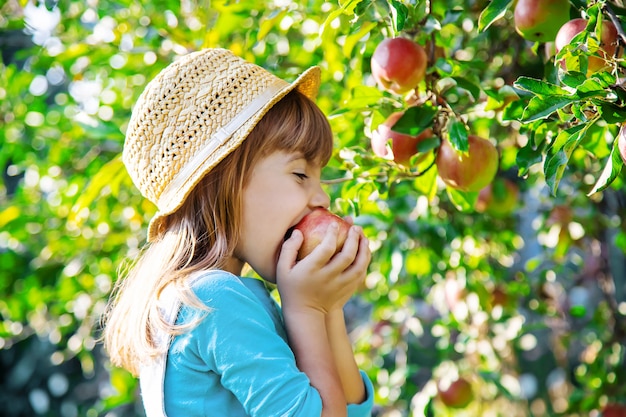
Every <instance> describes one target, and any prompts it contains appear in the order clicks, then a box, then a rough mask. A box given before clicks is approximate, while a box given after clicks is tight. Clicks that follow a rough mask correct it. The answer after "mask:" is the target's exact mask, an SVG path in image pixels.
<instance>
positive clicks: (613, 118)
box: [594, 100, 626, 123]
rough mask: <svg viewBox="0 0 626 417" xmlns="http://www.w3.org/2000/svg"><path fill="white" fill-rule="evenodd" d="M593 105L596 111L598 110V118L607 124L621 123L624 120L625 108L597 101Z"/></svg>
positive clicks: (625, 117)
mask: <svg viewBox="0 0 626 417" xmlns="http://www.w3.org/2000/svg"><path fill="white" fill-rule="evenodd" d="M594 104H596V109H597V110H598V113H599V114H600V116H601V117H602V118H603V119H604V120H605V121H606V122H607V123H623V122H624V120H626V109H625V108H623V107H619V106H616V105H615V104H612V103H607V102H606V101H600V100H598V101H597V102H595V103H594Z"/></svg>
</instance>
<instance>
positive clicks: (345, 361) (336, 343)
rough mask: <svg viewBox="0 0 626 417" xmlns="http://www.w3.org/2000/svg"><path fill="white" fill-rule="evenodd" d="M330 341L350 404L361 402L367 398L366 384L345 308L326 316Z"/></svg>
mask: <svg viewBox="0 0 626 417" xmlns="http://www.w3.org/2000/svg"><path fill="white" fill-rule="evenodd" d="M326 326H327V329H328V341H329V344H330V348H331V350H332V354H333V358H334V361H335V364H336V366H337V371H338V372H339V378H340V380H341V385H342V387H343V391H344V394H345V398H346V401H347V403H348V404H360V403H362V402H363V401H364V400H365V395H366V394H365V386H364V385H363V379H362V377H361V373H360V372H359V368H358V366H357V364H356V361H355V360H354V352H353V351H352V342H351V340H350V338H349V336H348V332H347V330H346V324H345V319H344V315H343V310H342V309H340V308H337V309H335V310H333V311H331V312H330V313H329V314H327V316H326Z"/></svg>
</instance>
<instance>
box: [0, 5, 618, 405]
mask: <svg viewBox="0 0 626 417" xmlns="http://www.w3.org/2000/svg"><path fill="white" fill-rule="evenodd" d="M625 22H626V8H624V7H623V4H621V3H618V2H609V1H606V0H599V1H593V0H588V1H583V0H517V1H515V2H514V1H512V0H492V1H489V2H488V1H485V0H437V1H435V0H425V1H413V0H402V1H401V0H373V1H359V0H340V1H321V0H313V1H309V2H306V3H304V2H294V1H291V0H276V1H243V2H228V1H225V0H219V1H212V2H194V1H190V2H176V1H170V0H167V1H164V2H158V4H157V3H149V2H146V3H143V2H132V1H127V0H122V1H116V2H112V1H108V0H99V1H95V2H94V1H90V2H77V1H71V0H59V1H47V2H41V3H35V2H25V1H17V0H15V1H8V2H6V3H4V4H3V5H2V6H0V44H2V63H1V64H0V79H1V80H2V81H1V82H0V120H2V123H3V124H2V129H0V167H1V169H2V173H3V176H2V182H1V183H0V184H1V185H0V274H1V277H2V280H0V291H2V293H1V294H2V297H0V318H1V320H0V363H1V364H2V365H1V366H2V367H3V375H9V376H8V377H6V378H3V379H1V380H0V381H2V382H0V385H1V386H2V389H0V398H5V399H6V401H3V404H8V405H7V408H6V410H5V412H6V414H7V415H10V416H17V415H63V416H66V415H67V416H72V415H88V416H97V415H105V414H107V413H112V414H111V415H122V414H123V415H141V413H142V412H141V406H140V403H139V400H138V396H137V383H136V380H134V379H133V378H132V377H131V376H130V375H128V374H127V373H126V372H124V371H122V370H119V369H115V368H111V367H110V365H109V364H108V362H107V359H106V355H105V354H103V352H102V349H101V344H100V343H99V341H98V340H99V339H98V337H99V328H98V317H99V315H100V314H101V312H102V310H103V306H104V304H105V303H106V300H107V297H108V295H109V293H110V291H111V288H112V285H113V283H114V281H115V279H116V277H117V272H116V271H117V270H118V269H119V268H120V267H121V266H122V265H124V262H125V259H126V258H127V257H128V256H130V257H132V256H133V255H134V254H136V253H137V251H138V250H139V248H140V247H141V245H142V244H143V243H144V239H145V227H146V225H147V223H148V220H149V219H150V218H151V216H152V215H153V214H154V212H155V207H152V206H151V205H150V204H149V203H147V202H146V201H145V200H143V199H142V198H141V197H140V195H139V193H138V191H137V190H136V189H135V188H134V187H133V185H132V182H131V181H130V179H129V177H128V176H127V174H126V172H125V171H124V168H123V165H122V163H121V160H120V158H119V155H120V152H121V149H122V144H123V141H124V132H125V129H126V124H127V121H128V118H129V116H130V111H131V109H132V106H133V103H134V101H135V100H136V98H137V97H138V95H139V94H140V92H141V91H142V89H143V87H144V86H145V84H146V83H147V82H148V81H149V80H150V79H151V78H152V77H153V76H155V75H156V74H157V73H158V72H159V70H161V69H162V68H163V67H164V66H166V65H167V64H168V63H169V62H171V61H172V60H173V59H175V58H176V57H177V56H180V55H182V54H184V53H186V52H188V51H192V50H197V49H199V48H203V47H226V48H229V49H231V50H233V51H234V52H235V53H237V54H239V55H241V56H242V57H244V58H246V59H248V60H250V61H253V62H256V63H258V64H259V65H262V66H264V67H266V68H267V69H269V70H270V71H272V72H274V73H276V74H277V75H278V76H281V77H283V78H285V79H287V80H292V79H294V78H295V77H296V76H297V74H298V73H300V72H301V71H303V70H304V69H305V68H307V67H309V66H311V65H319V66H321V67H322V73H323V83H322V86H321V91H320V95H319V97H318V100H317V103H318V104H319V106H320V107H321V108H322V110H323V111H324V112H325V113H326V114H327V116H328V118H329V120H330V122H331V125H332V127H333V130H334V132H335V135H336V146H335V151H334V154H333V158H332V159H331V161H330V163H329V165H328V166H327V167H326V169H325V171H324V173H323V177H324V182H325V184H326V187H327V190H328V192H329V194H330V195H331V197H332V201H333V202H332V205H331V210H332V211H334V212H335V213H337V214H340V215H350V216H352V217H353V218H354V219H355V222H356V223H358V224H360V225H362V226H363V228H364V231H365V233H366V234H367V236H368V238H369V239H370V242H371V248H372V251H373V259H372V264H371V267H370V271H369V273H368V276H367V279H366V281H365V283H364V286H363V288H362V290H361V291H360V292H359V294H358V295H357V296H356V297H355V298H354V299H353V300H352V301H351V302H350V303H349V305H348V306H347V308H346V313H347V314H346V317H347V318H348V320H349V327H350V329H351V337H352V338H353V341H354V345H355V354H356V358H357V360H358V363H359V365H360V367H361V368H362V369H364V370H365V371H366V372H367V373H368V375H369V376H370V377H371V379H372V380H373V381H374V385H375V390H376V393H375V395H376V398H375V403H376V409H375V415H377V416H420V415H427V416H446V415H467V416H475V415H500V414H506V415H514V416H530V415H547V416H587V415H600V413H602V412H603V413H604V415H605V416H610V415H615V414H611V413H620V412H621V413H622V414H623V413H624V407H626V372H625V371H624V369H626V368H625V366H624V365H625V355H626V317H625V316H626V256H625V254H626V226H625V225H624V223H623V221H622V218H623V217H624V212H625V210H626V194H625V192H624V170H623V165H624V161H625V159H626V129H622V124H623V122H624V120H625V119H626V104H625V100H626V87H624V75H625V74H624V72H625V67H624V61H623V55H622V52H623V49H624V47H625V46H626V34H625V31H624V26H625ZM617 415H619V414H617Z"/></svg>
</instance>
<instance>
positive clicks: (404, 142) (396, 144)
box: [371, 111, 433, 166]
mask: <svg viewBox="0 0 626 417" xmlns="http://www.w3.org/2000/svg"><path fill="white" fill-rule="evenodd" d="M403 114H404V112H401V111H400V112H395V113H392V114H391V115H390V116H389V117H388V118H387V120H385V121H384V122H383V123H381V124H379V125H378V127H377V128H376V130H375V131H373V132H372V140H371V143H372V151H374V153H375V154H376V155H378V156H380V157H383V158H388V159H393V160H394V161H396V162H397V163H398V164H401V165H405V166H409V165H410V164H411V157H412V156H413V155H415V154H416V153H417V152H418V151H417V145H418V144H419V143H420V142H422V141H423V140H425V139H428V138H430V137H432V136H433V131H432V129H426V130H424V131H423V132H422V133H420V134H419V135H417V136H411V135H409V134H406V133H399V132H396V131H395V130H393V126H394V125H395V124H396V122H397V121H398V120H399V119H400V118H401V117H402V115H403ZM390 139H391V149H390V148H389V147H388V146H387V142H388V141H389V140H390ZM425 156H426V154H423V155H421V156H420V157H418V158H417V161H416V162H417V163H419V162H420V161H422V160H423V159H424V157H425Z"/></svg>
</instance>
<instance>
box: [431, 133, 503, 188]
mask: <svg viewBox="0 0 626 417" xmlns="http://www.w3.org/2000/svg"><path fill="white" fill-rule="evenodd" d="M467 139H468V143H469V149H468V151H467V153H462V152H457V151H456V150H455V149H454V148H453V147H452V145H451V144H450V142H448V141H447V140H443V141H441V146H440V147H439V152H438V153H437V159H436V164H437V171H438V172H439V177H440V178H441V179H442V180H443V182H445V183H446V185H448V186H449V187H452V188H455V189H457V190H460V191H480V190H482V189H483V188H484V187H486V186H487V184H489V183H490V182H491V181H492V180H493V178H494V177H495V175H496V172H497V171H498V150H497V149H496V147H495V146H494V145H493V144H492V143H491V142H490V141H489V140H487V139H484V138H481V137H479V136H476V135H469V136H468V138H467Z"/></svg>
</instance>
